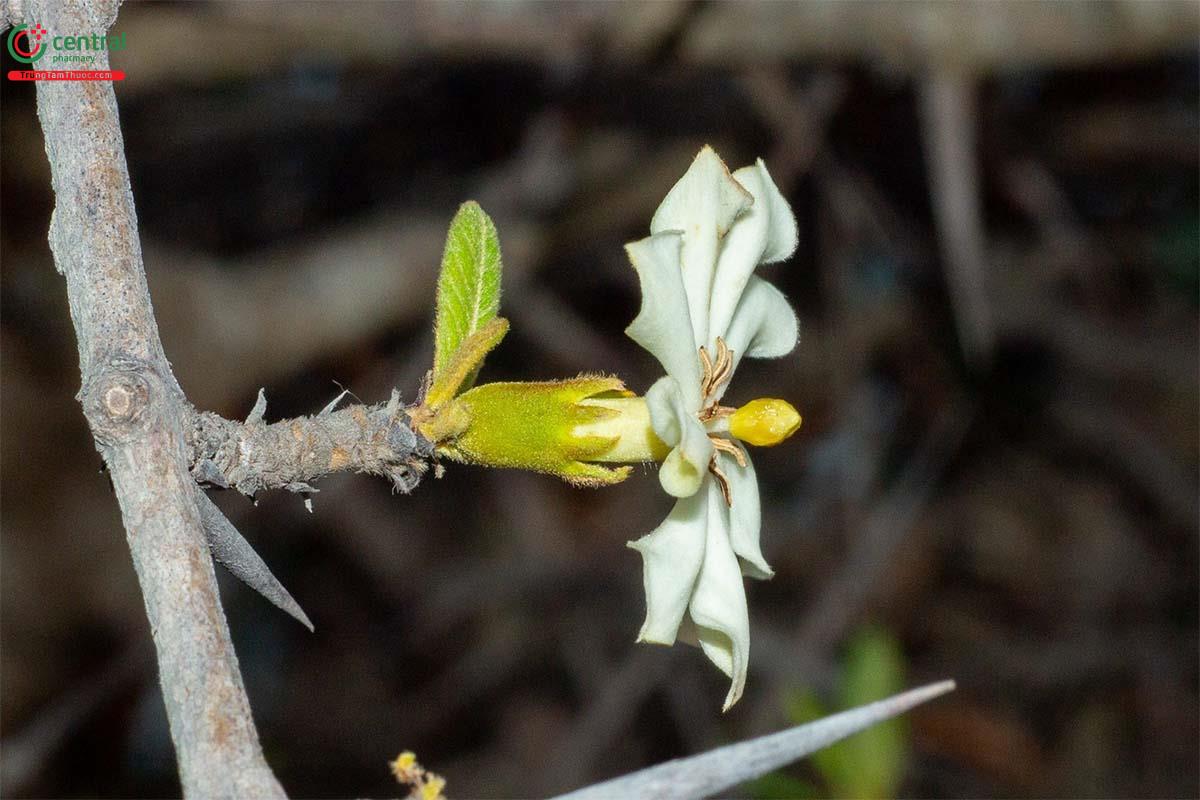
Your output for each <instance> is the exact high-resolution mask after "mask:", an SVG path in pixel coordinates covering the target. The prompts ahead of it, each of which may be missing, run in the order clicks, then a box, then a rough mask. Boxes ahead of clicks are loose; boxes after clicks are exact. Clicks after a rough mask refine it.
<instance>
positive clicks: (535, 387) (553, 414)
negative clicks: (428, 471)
mask: <svg viewBox="0 0 1200 800" xmlns="http://www.w3.org/2000/svg"><path fill="white" fill-rule="evenodd" d="M628 394H629V392H628V391H626V389H625V384H623V383H622V382H621V381H620V380H619V379H617V378H610V377H604V376H598V375H581V376H579V377H578V378H572V379H569V380H563V381H547V382H540V383H488V384H484V385H482V386H477V387H475V388H474V389H471V390H470V391H468V392H465V393H464V394H462V395H460V396H459V397H457V398H455V399H454V400H453V401H451V402H450V404H449V405H447V406H446V408H445V409H444V411H443V412H442V414H439V416H443V417H445V418H447V419H449V417H451V416H453V417H455V418H456V424H455V425H454V426H453V427H457V428H460V430H458V431H457V432H455V433H453V434H452V435H449V436H445V437H443V438H440V440H439V439H435V441H437V444H438V452H439V453H441V454H442V455H445V456H446V457H448V458H452V459H454V460H455V461H461V462H463V463H466V464H482V465H486V466H492V467H512V468H517V469H528V470H533V471H534V472H542V473H546V474H549V475H557V476H558V477H560V478H562V479H563V480H565V481H567V482H568V483H571V484H574V485H576V486H606V485H610V484H614V483H620V482H621V481H623V480H624V479H625V478H626V477H627V476H628V475H629V473H630V471H631V469H632V468H631V467H629V466H621V467H606V466H602V465H600V464H597V463H594V462H597V461H609V460H614V459H611V458H606V455H608V454H609V453H610V452H611V451H613V450H614V448H616V447H617V445H618V443H619V442H620V440H621V438H622V437H621V435H620V434H619V433H618V432H613V433H612V434H611V435H606V432H605V427H606V426H605V424H604V423H605V422H612V423H619V419H620V417H621V412H620V411H619V410H616V409H613V408H607V407H604V406H603V405H592V404H590V403H588V402H585V401H588V400H589V398H598V397H599V398H606V397H607V398H619V397H622V396H627V395H628ZM647 458H649V454H647ZM622 460H625V459H622ZM630 460H632V459H630ZM639 460H640V459H639Z"/></svg>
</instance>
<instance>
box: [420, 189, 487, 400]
mask: <svg viewBox="0 0 1200 800" xmlns="http://www.w3.org/2000/svg"><path fill="white" fill-rule="evenodd" d="M501 267H502V264H501V259H500V237H499V236H498V235H497V233H496V226H495V225H494V224H493V223H492V220H491V218H490V217H488V215H487V214H486V213H484V210H483V209H482V208H480V207H479V204H478V203H476V202H474V201H468V202H466V203H463V204H462V206H461V207H460V208H459V209H458V213H457V214H455V215H454V219H453V220H452V221H451V222H450V230H449V231H448V232H447V234H446V250H445V252H444V253H443V255H442V271H441V275H440V276H439V277H438V289H437V321H436V322H435V325H434V351H433V376H434V380H435V381H436V380H437V379H438V377H439V375H440V374H441V373H442V372H444V371H445V370H446V369H447V368H448V367H449V366H450V364H451V362H452V361H453V360H454V355H455V353H457V352H458V349H459V348H460V347H461V346H462V344H463V342H464V341H466V339H467V338H468V337H469V336H471V334H473V333H475V332H476V331H478V330H480V329H481V328H482V327H483V326H484V325H486V324H487V323H489V322H490V321H492V320H493V319H495V318H496V315H497V314H498V313H499V311H500V272H501ZM472 383H474V376H473V375H471V376H468V377H467V379H466V380H465V381H463V383H462V385H460V386H459V387H458V391H465V390H466V389H469V388H470V387H471V384H472Z"/></svg>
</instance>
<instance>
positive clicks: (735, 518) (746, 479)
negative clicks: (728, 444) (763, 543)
mask: <svg viewBox="0 0 1200 800" xmlns="http://www.w3.org/2000/svg"><path fill="white" fill-rule="evenodd" d="M744 455H745V458H746V466H744V467H740V466H738V464H737V462H736V461H734V459H733V457H732V456H729V455H728V454H725V453H722V454H720V455H719V456H718V458H720V459H721V471H722V472H724V473H725V479H726V480H727V481H729V495H730V497H732V498H733V505H732V506H730V507H729V509H728V511H729V544H730V545H731V546H732V547H733V552H734V553H735V554H736V555H737V557H738V558H739V559H741V564H742V574H743V575H747V576H749V577H751V578H758V579H759V580H766V579H767V578H770V577H771V576H773V575H774V574H775V570H773V569H771V566H770V565H769V564H768V563H767V560H766V559H765V558H763V554H762V548H761V547H760V545H759V532H760V531H761V530H762V509H761V507H760V505H759V499H758V478H757V477H756V476H755V474H754V464H753V463H752V462H751V461H750V456H749V454H744Z"/></svg>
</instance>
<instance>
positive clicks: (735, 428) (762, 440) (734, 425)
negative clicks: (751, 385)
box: [729, 397, 800, 447]
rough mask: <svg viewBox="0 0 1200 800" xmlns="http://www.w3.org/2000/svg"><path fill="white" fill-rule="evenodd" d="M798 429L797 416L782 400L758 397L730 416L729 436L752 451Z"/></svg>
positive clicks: (779, 439)
mask: <svg viewBox="0 0 1200 800" xmlns="http://www.w3.org/2000/svg"><path fill="white" fill-rule="evenodd" d="M799 427H800V413H799V412H798V411H796V409H795V408H793V407H792V404H791V403H789V402H787V401H786V400H776V399H774V398H767V397H761V398H759V399H758V400H751V401H750V402H749V403H746V405H744V406H742V407H741V408H739V409H738V410H737V411H735V412H733V416H731V417H730V418H729V432H730V433H732V434H733V435H734V436H735V437H736V438H738V439H741V440H742V441H743V442H747V443H748V444H752V445H755V446H756V447H771V446H773V445H777V444H779V443H780V442H782V441H783V440H784V439H786V438H788V437H789V436H791V435H792V434H793V433H795V432H796V430H797V429H798V428H799Z"/></svg>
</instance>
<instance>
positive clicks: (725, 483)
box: [708, 453, 733, 508]
mask: <svg viewBox="0 0 1200 800" xmlns="http://www.w3.org/2000/svg"><path fill="white" fill-rule="evenodd" d="M708 471H709V472H711V473H712V474H713V477H714V478H716V479H717V485H718V486H720V487H721V496H722V497H724V498H725V505H726V506H727V507H729V508H733V494H732V493H731V492H730V491H729V479H728V478H726V477H725V473H724V472H722V471H721V468H720V467H718V466H717V454H716V453H713V457H712V461H710V462H708Z"/></svg>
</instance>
